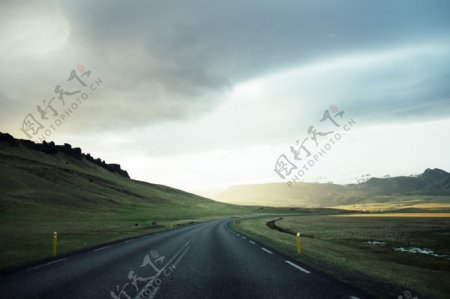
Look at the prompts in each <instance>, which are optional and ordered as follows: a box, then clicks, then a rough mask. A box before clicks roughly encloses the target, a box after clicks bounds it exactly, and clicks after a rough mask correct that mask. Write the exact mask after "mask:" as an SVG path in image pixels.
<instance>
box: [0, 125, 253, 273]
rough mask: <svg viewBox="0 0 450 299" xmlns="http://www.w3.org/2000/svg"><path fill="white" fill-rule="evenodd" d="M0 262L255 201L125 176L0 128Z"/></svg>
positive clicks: (235, 209)
mask: <svg viewBox="0 0 450 299" xmlns="http://www.w3.org/2000/svg"><path fill="white" fill-rule="evenodd" d="M0 163H1V167H0V239H1V240H2V242H1V243H0V244H1V245H0V250H1V251H2V256H1V257H0V268H1V267H7V266H11V265H16V264H20V263H23V262H28V261H32V260H35V259H38V258H42V257H46V256H48V255H49V254H50V253H51V235H52V233H53V232H54V231H57V232H58V233H59V235H60V242H59V252H60V253H64V252H70V251H73V250H76V249H80V248H84V247H89V246H93V245H96V244H99V243H102V242H106V241H111V240H114V239H118V238H124V237H128V236H134V235H138V234H143V233H146V232H151V231H155V230H161V229H167V228H170V227H175V226H177V225H181V224H183V223H190V222H193V221H199V220H204V219H210V218H214V217H224V216H228V215H238V214H244V213H251V212H253V211H255V210H256V209H257V207H242V206H235V205H230V204H224V203H219V202H216V201H213V200H211V199H207V198H204V197H200V196H197V195H194V194H190V193H187V192H184V191H181V190H177V189H174V188H171V187H167V186H163V185H156V184H150V183H145V182H141V181H136V180H132V179H130V178H128V174H127V173H126V171H124V170H122V169H121V168H120V166H119V165H117V164H106V163H105V162H104V161H101V160H100V159H93V158H92V157H90V155H88V154H82V153H81V150H80V149H77V148H75V149H72V148H71V147H70V146H69V145H65V146H55V145H54V144H53V143H46V144H34V143H32V142H30V141H25V140H16V139H14V138H12V137H11V136H10V135H7V134H1V133H0Z"/></svg>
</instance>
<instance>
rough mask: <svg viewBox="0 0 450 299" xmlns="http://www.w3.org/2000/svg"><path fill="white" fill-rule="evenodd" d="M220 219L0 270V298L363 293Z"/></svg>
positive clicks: (348, 295) (345, 295) (129, 298)
mask: <svg viewBox="0 0 450 299" xmlns="http://www.w3.org/2000/svg"><path fill="white" fill-rule="evenodd" d="M228 221H229V220H218V221H210V222H205V223H200V224H196V225H191V226H187V227H182V228H177V229H174V230H171V231H166V232H160V233H156V234H152V235H147V236H143V237H138V238H134V239H130V240H127V241H123V242H120V243H115V244H111V245H106V246H103V247H99V248H96V249H93V250H91V251H85V252H81V253H78V254H75V255H70V256H67V257H65V258H64V257H63V258H60V259H56V260H53V261H50V262H46V263H44V264H40V265H37V266H33V267H30V268H27V269H22V270H18V271H16V272H13V273H8V274H4V275H2V276H1V277H0V298H8V299H10V298H45V299H51V298H83V299H87V298H96V299H98V298H112V299H124V298H125V299H134V298H315V299H316V298H333V299H336V298H368V297H367V296H366V295H365V294H363V293H362V292H361V291H359V290H356V289H354V288H353V287H351V286H349V285H345V284H343V283H340V282H339V281H337V280H336V279H334V278H330V277H328V276H326V275H324V274H322V273H320V272H318V271H314V270H312V269H309V268H308V267H307V266H304V265H300V264H299V263H297V262H294V261H292V260H290V259H289V258H287V257H285V256H282V255H279V254H277V253H275V252H272V251H271V250H269V249H267V248H264V247H263V246H262V245H260V244H258V243H256V242H254V241H252V240H250V239H248V238H245V237H244V236H242V235H239V234H237V233H234V232H232V231H231V230H230V229H229V228H228V226H227V223H228Z"/></svg>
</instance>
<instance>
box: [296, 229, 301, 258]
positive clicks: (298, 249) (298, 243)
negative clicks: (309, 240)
mask: <svg viewBox="0 0 450 299" xmlns="http://www.w3.org/2000/svg"><path fill="white" fill-rule="evenodd" d="M301 251H302V240H301V239H300V233H299V232H298V233H297V255H300V253H301Z"/></svg>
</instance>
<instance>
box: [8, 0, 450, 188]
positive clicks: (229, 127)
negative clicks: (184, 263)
mask: <svg viewBox="0 0 450 299" xmlns="http://www.w3.org/2000/svg"><path fill="white" fill-rule="evenodd" d="M131 3H133V4H131ZM0 34H1V37H2V39H1V42H0V54H1V55H0V64H1V68H0V77H1V80H0V103H1V109H0V130H1V131H3V132H9V133H11V134H13V135H14V136H15V137H16V138H22V139H33V140H35V141H38V139H39V137H40V136H42V135H43V134H44V135H45V132H46V130H48V131H47V137H46V140H47V141H52V140H53V141H55V142H56V143H58V144H62V143H70V144H72V145H73V146H80V147H81V148H82V149H83V151H84V152H89V153H91V154H92V155H93V156H96V157H101V158H103V159H105V160H106V161H107V162H109V163H119V164H121V165H122V168H124V169H126V170H127V171H128V172H129V173H130V175H131V176H132V178H135V179H140V180H145V181H149V182H154V183H162V184H166V185H170V186H174V187H178V188H182V189H186V190H191V191H192V190H199V189H210V188H223V187H226V186H229V185H235V184H243V183H262V182H286V181H287V180H288V179H289V177H290V176H292V175H294V174H299V172H298V171H299V170H300V169H302V166H303V164H305V163H308V161H309V159H312V158H313V156H314V154H315V152H316V151H317V150H320V149H321V148H323V146H324V144H325V143H326V142H327V140H329V139H330V138H329V137H331V136H334V134H335V133H336V132H342V133H344V131H342V130H343V124H344V123H345V122H348V121H349V120H350V119H353V121H354V122H355V124H354V125H353V126H352V127H351V130H349V131H345V135H343V136H342V138H341V139H340V140H339V141H338V142H336V143H335V144H332V146H331V148H329V150H326V151H325V152H326V154H324V155H323V156H321V157H320V159H316V161H315V162H314V166H312V167H309V168H308V170H307V171H306V170H305V171H304V174H303V176H302V177H301V179H302V180H304V181H334V182H341V183H347V182H354V181H355V179H356V178H357V177H360V176H361V175H363V174H370V175H372V176H383V175H386V174H391V175H409V174H417V173H420V172H422V171H423V170H424V169H425V168H427V167H431V168H435V167H437V168H442V169H445V170H447V171H448V170H450V159H449V158H448V149H449V148H450V138H449V137H450V133H449V132H450V117H449V116H450V105H449V104H450V84H449V82H450V2H449V1H448V0H442V1H432V0H426V1H414V0H405V1H398V0H397V1H381V0H377V1H360V0H354V1H337V0H332V1H331V0H330V1H298V0H296V1H262V0H255V1H225V0H224V1H218V0H216V1H213V0H209V1H167V0H164V1H70V2H69V1H33V2H31V1H0ZM72 70H75V71H74V72H75V74H77V76H78V78H79V79H80V80H81V81H82V82H83V83H85V84H86V87H85V86H83V85H81V83H80V82H79V81H77V79H74V77H70V74H71V71H72ZM86 71H91V72H90V73H88V74H87V73H85V72H86ZM73 74H74V73H73ZM83 74H84V75H83ZM82 75H83V76H82ZM70 78H71V80H69V79H70ZM99 80H100V81H99ZM95 81H97V83H98V82H101V83H98V84H97V85H95V83H92V82H95ZM92 84H94V85H92ZM58 85H59V86H60V89H59V91H60V92H59V93H58V92H57V91H56V90H55V89H57V88H56V87H57V86H58ZM91 86H94V87H95V90H93V89H92V88H91ZM79 90H80V92H78V93H74V92H77V91H79ZM61 91H64V92H65V93H62V92H61ZM83 92H86V94H88V98H86V99H78V101H77V100H76V99H77V98H79V97H80V95H81V94H82V93H83ZM70 93H73V94H70ZM61 95H62V99H61V98H59V96H61ZM52 98H54V99H53V100H52ZM44 100H45V101H46V102H45V103H44V102H43V101H44ZM49 101H50V103H51V107H52V108H53V109H54V110H52V109H50V108H49V107H47V110H45V107H46V104H48V103H49ZM73 103H75V104H76V105H75V106H73ZM38 107H40V108H41V109H43V110H44V111H45V112H46V113H44V114H42V115H41V113H40V112H39V110H38ZM70 107H72V108H73V107H76V109H75V108H74V109H72V110H73V111H72V113H69V114H68V116H67V117H65V118H64V119H62V118H61V114H65V113H66V112H65V111H67V109H70ZM326 110H328V111H329V112H330V115H331V116H333V117H334V115H335V114H337V113H339V112H344V114H343V115H342V114H341V116H342V117H339V116H337V118H335V121H336V122H337V123H338V121H339V122H341V126H340V127H337V126H336V125H334V124H333V123H332V122H331V121H330V120H325V121H322V122H321V119H322V116H323V114H324V112H325V111H326ZM54 111H56V112H54ZM30 115H31V116H32V117H33V118H34V119H31V120H32V121H31V122H32V123H33V125H34V126H35V127H34V128H35V129H36V128H37V130H34V131H30V130H29V129H30V127H29V126H28V127H26V128H27V130H25V131H27V132H28V136H27V134H26V133H25V132H24V131H23V130H21V128H22V129H24V128H25V127H23V126H24V121H25V120H27V121H25V122H26V123H28V124H30V118H29V116H30ZM27 116H28V118H27V119H26V117H27ZM43 116H45V117H47V119H42V117H43ZM58 119H59V120H58ZM37 123H39V124H40V125H41V126H39V125H38V124H37ZM338 124H339V123H338ZM50 125H53V127H54V129H50ZM330 125H331V126H330ZM310 126H313V127H314V128H316V130H317V131H316V132H319V133H323V134H325V133H328V132H331V131H334V133H331V134H329V135H327V136H320V135H316V137H317V140H318V143H319V144H318V145H317V146H316V145H315V143H314V141H313V140H312V137H313V136H312V134H310V133H308V128H309V127H310ZM339 130H340V131H339ZM29 136H31V138H30V137H29ZM305 138H309V139H308V140H307V141H306V142H307V144H308V148H309V150H310V152H311V156H310V157H306V155H305V153H306V152H305V151H303V152H301V154H303V156H304V157H303V160H295V158H294V155H293V152H292V151H291V150H290V147H291V146H292V147H293V148H294V149H297V150H298V148H299V144H300V143H301V142H302V141H303V140H304V139H305ZM297 141H299V144H297ZM328 142H329V141H328ZM305 144H306V143H305ZM282 154H284V155H285V157H286V158H287V159H288V161H289V162H291V163H292V165H295V167H297V168H296V169H292V171H291V173H290V174H287V173H286V172H285V173H284V174H285V175H284V177H285V178H284V179H283V178H282V177H281V176H280V175H279V174H277V173H276V172H275V171H274V168H275V167H276V162H277V159H278V158H279V157H280V155H282ZM287 165H291V164H287ZM303 169H304V168H303ZM288 170H289V169H288Z"/></svg>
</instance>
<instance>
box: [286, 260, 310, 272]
mask: <svg viewBox="0 0 450 299" xmlns="http://www.w3.org/2000/svg"><path fill="white" fill-rule="evenodd" d="M285 262H286V263H288V264H289V265H291V266H292V267H294V268H297V269H299V270H300V271H303V272H305V273H306V274H311V272H309V271H308V270H306V269H305V268H302V267H300V266H299V265H296V264H294V263H292V262H290V261H285Z"/></svg>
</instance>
